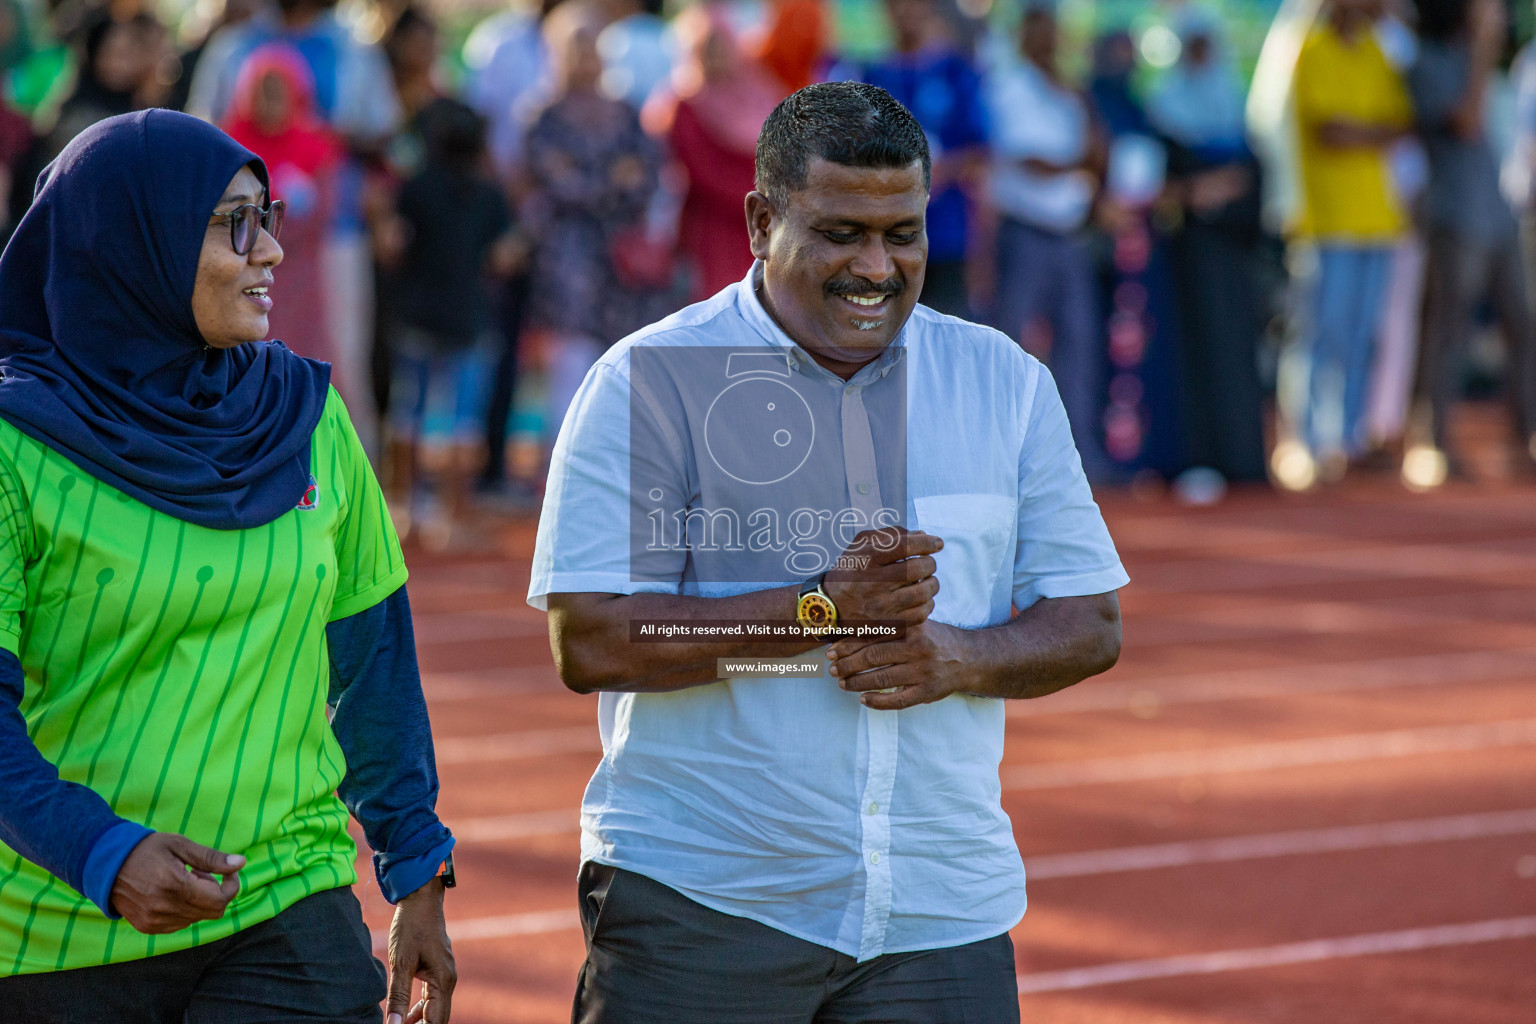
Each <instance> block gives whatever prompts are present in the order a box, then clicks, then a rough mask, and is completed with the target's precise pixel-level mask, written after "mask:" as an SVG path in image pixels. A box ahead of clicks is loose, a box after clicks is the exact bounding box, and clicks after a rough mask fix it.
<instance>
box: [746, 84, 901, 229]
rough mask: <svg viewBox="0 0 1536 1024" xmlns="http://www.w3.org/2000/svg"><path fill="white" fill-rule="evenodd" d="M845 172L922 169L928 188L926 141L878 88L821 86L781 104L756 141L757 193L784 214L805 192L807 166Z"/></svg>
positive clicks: (896, 103) (807, 87)
mask: <svg viewBox="0 0 1536 1024" xmlns="http://www.w3.org/2000/svg"><path fill="white" fill-rule="evenodd" d="M814 157H820V158H822V159H823V160H830V161H831V162H832V163H835V164H842V165H843V166H844V167H881V168H902V167H910V166H911V165H912V164H913V162H915V161H918V160H921V161H922V163H923V187H924V188H927V187H928V186H929V184H930V178H931V173H932V160H931V158H930V157H929V154H928V137H927V136H926V135H924V134H923V129H922V126H920V125H919V124H918V123H917V118H915V117H913V116H912V113H911V111H909V110H907V108H906V107H904V106H902V105H901V104H900V103H898V102H897V101H896V98H895V97H894V96H892V95H891V94H890V93H888V92H886V91H885V90H884V89H882V88H880V87H879V86H877V85H866V84H864V83H863V82H820V83H818V84H816V85H808V86H806V87H805V88H804V89H801V90H800V91H799V92H797V93H793V94H791V95H790V96H789V97H787V98H786V99H784V100H783V101H782V102H781V103H780V104H779V105H778V106H777V107H774V108H773V113H771V114H769V115H768V120H766V121H764V122H763V130H762V131H761V132H760V133H758V136H757V181H756V185H755V187H756V188H757V190H758V191H759V192H761V193H762V194H763V195H765V196H767V197H768V201H769V202H770V203H772V204H773V205H774V206H776V207H778V208H780V209H783V207H784V204H785V203H786V202H787V201H788V199H789V196H790V193H792V192H797V191H799V190H800V189H803V188H805V184H806V180H807V177H808V175H809V173H810V166H811V160H812V159H813V158H814Z"/></svg>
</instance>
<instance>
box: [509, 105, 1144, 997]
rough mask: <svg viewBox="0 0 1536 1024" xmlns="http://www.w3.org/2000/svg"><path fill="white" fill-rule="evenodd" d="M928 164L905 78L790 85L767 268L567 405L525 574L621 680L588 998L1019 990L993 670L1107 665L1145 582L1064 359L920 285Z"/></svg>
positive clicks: (1057, 670) (1012, 678) (596, 785)
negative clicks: (1131, 568)
mask: <svg viewBox="0 0 1536 1024" xmlns="http://www.w3.org/2000/svg"><path fill="white" fill-rule="evenodd" d="M928 176H929V154H928V146H927V142H926V140H925V139H924V136H923V132H922V129H921V128H920V127H919V126H918V124H917V122H916V121H915V120H914V119H913V118H912V116H911V114H909V113H908V112H907V111H906V109H905V108H903V107H902V106H901V105H900V104H899V103H897V102H896V101H895V100H894V99H892V98H891V96H890V94H889V93H886V92H885V91H884V90H882V89H878V88H876V87H874V86H869V85H864V84H860V83H852V82H838V83H826V84H820V85H813V86H810V87H808V88H806V89H803V90H801V91H800V92H798V93H795V94H794V95H792V96H791V97H789V98H788V99H786V100H785V101H784V102H783V103H781V104H780V105H779V107H778V108H777V109H776V110H775V111H774V113H773V114H772V115H771V116H770V117H769V118H768V121H767V123H766V124H765V125H764V127H763V130H762V134H761V136H760V137H759V142H758V151H757V181H756V185H757V189H756V190H755V191H753V192H751V193H749V194H748V195H747V197H746V220H747V225H746V226H747V229H748V233H749V238H750V242H751V248H752V251H753V254H754V255H755V256H756V257H757V262H756V263H755V264H754V266H753V268H752V270H751V272H750V273H749V274H748V276H747V277H746V278H745V279H744V280H743V281H741V282H740V283H739V284H736V285H733V286H731V287H729V288H726V289H725V290H723V291H721V292H720V293H719V294H717V295H716V296H715V297H714V298H712V299H709V300H707V301H705V302H702V303H699V304H697V305H694V306H691V307H689V308H688V309H685V310H683V311H682V312H680V313H677V314H675V315H673V316H671V317H668V318H667V319H666V320H663V321H661V322H660V323H658V324H655V325H653V326H651V327H649V328H647V329H645V330H643V331H640V332H639V333H637V334H635V335H633V336H631V337H630V338H628V339H626V340H625V341H623V342H620V343H619V344H618V345H616V346H614V347H613V348H612V349H610V350H609V352H608V353H607V354H606V355H605V356H604V357H603V358H602V360H601V361H600V362H599V363H598V364H597V365H596V366H595V367H594V368H593V369H592V371H591V373H589V374H588V376H587V379H586V381H585V383H584V384H583V385H582V388H581V391H580V392H579V393H578V395H577V396H576V399H575V401H574V403H573V404H572V406H571V409H570V412H569V413H568V415H567V417H566V420H565V423H564V425H563V427H562V429H561V432H560V438H559V441H558V442H557V444H556V446H555V452H554V458H553V464H552V467H551V471H550V479H549V485H548V489H547V493H546V498H545V506H544V513H543V517H542V518H541V520H540V523H539V537H538V545H537V549H536V552H535V555H534V568H533V578H532V583H531V586H530V589H529V601H530V602H531V603H532V604H534V605H535V606H536V607H540V608H547V609H548V611H549V619H550V637H551V644H552V646H553V648H554V651H555V657H556V663H557V664H558V666H559V669H560V672H561V677H562V679H564V681H565V683H566V685H567V686H569V687H570V688H571V689H573V690H575V691H577V692H581V693H591V692H597V693H599V694H600V700H599V727H600V730H601V733H602V738H603V746H604V757H603V761H602V763H601V764H600V765H599V767H598V769H597V772H596V774H595V775H594V777H593V779H592V782H591V784H590V785H589V787H588V789H587V794H586V798H585V800H584V803H583V809H582V860H583V866H582V872H581V878H580V884H579V895H580V904H581V909H582V914H583V921H584V924H585V928H586V935H587V949H588V956H587V961H586V963H585V965H584V966H583V968H582V972H581V976H580V979H579V982H578V989H577V996H576V1007H575V1012H574V1015H573V1020H575V1021H577V1022H582V1024H596V1022H605V1021H623V1022H625V1024H631V1022H657V1024H661V1022H665V1024H679V1022H695V1021H696V1022H699V1024H726V1022H759V1021H761V1022H768V1021H773V1022H803V1024H813V1022H815V1021H834V1020H835V1021H848V1022H855V1021H873V1020H880V1021H896V1022H908V1021H910V1022H912V1024H946V1022H956V1024H958V1022H961V1021H971V1022H976V1021H980V1022H986V1024H992V1022H999V1024H1002V1022H1014V1021H1017V1020H1018V996H1017V986H1016V981H1015V972H1014V962H1013V947H1012V945H1011V942H1010V940H1009V938H1008V931H1009V929H1010V928H1012V927H1013V926H1014V925H1015V924H1017V923H1018V921H1019V919H1020V917H1021V915H1022V914H1023V912H1024V902H1025V901H1024V871H1023V865H1022V863H1021V862H1020V859H1019V854H1018V849H1017V847H1016V845H1015V844H1014V840H1013V831H1012V826H1011V824H1010V822H1009V820H1008V817H1007V815H1005V814H1004V813H1003V810H1002V807H1001V800H1000V798H1001V787H1000V784H999V780H998V764H999V762H1000V760H1001V757H1002V748H1003V732H1004V705H1003V703H1002V701H1001V700H1000V699H998V698H1028V697H1039V696H1044V695H1046V694H1048V693H1051V692H1054V691H1056V690H1059V689H1061V688H1063V687H1066V686H1070V685H1071V684H1073V683H1075V682H1078V681H1079V680H1081V679H1083V678H1086V677H1087V676H1090V675H1093V674H1095V673H1098V672H1102V671H1104V670H1105V669H1107V668H1108V667H1109V666H1110V665H1112V664H1113V663H1114V661H1115V659H1116V657H1117V656H1118V654H1119V647H1120V620H1119V605H1118V603H1117V600H1116V596H1115V593H1114V592H1115V590H1116V589H1117V588H1119V587H1120V586H1122V585H1123V584H1124V583H1125V582H1126V581H1127V578H1126V575H1125V572H1124V570H1123V569H1122V568H1121V565H1120V561H1119V559H1118V557H1117V556H1116V554H1115V550H1114V546H1113V544H1112V543H1111V541H1110V538H1109V534H1108V531H1107V530H1106V529H1105V527H1104V523H1103V520H1102V518H1101V517H1100V515H1099V511H1098V508H1097V506H1096V505H1095V504H1094V502H1093V496H1092V494H1091V493H1090V491H1089V488H1088V484H1087V481H1086V479H1085V478H1084V476H1083V472H1082V467H1081V464H1080V462H1079V459H1078V457H1077V453H1076V451H1075V449H1074V447H1073V444H1072V438H1071V433H1070V430H1069V429H1068V426H1067V420H1066V415H1065V413H1064V411H1063V409H1062V405H1061V400H1060V399H1059V398H1058V396H1057V393H1056V389H1055V386H1054V384H1053V383H1052V381H1051V377H1050V374H1049V373H1048V372H1047V371H1046V370H1045V368H1044V367H1043V366H1042V365H1041V364H1040V363H1039V362H1037V361H1036V360H1035V359H1033V358H1032V357H1030V356H1028V355H1026V354H1025V353H1024V352H1023V351H1022V350H1021V349H1019V347H1018V346H1017V345H1015V344H1014V343H1013V342H1011V341H1010V340H1009V339H1007V338H1006V337H1004V336H1002V335H1001V334H999V333H997V332H996V331H993V330H990V329H988V328H985V327H979V326H976V325H974V324H970V323H967V322H965V321H963V320H959V319H956V318H953V317H947V316H941V315H939V314H937V313H934V312H933V311H931V310H929V309H927V308H925V307H922V306H919V305H917V298H918V296H919V294H920V293H921V291H922V285H923V271H924V264H925V261H926V258H927V239H926V235H925V233H924V210H925V208H926V205H927V201H928ZM1015 609H1017V614H1014V610H1015ZM837 626H840V627H843V631H842V632H838V631H837V630H836V629H835V628H834V627H837ZM860 630H863V632H862V633H861V632H859V631H860ZM891 630H904V632H901V633H898V634H897V635H894V636H892V635H889V633H890V631H891ZM829 639H830V640H834V641H835V642H833V643H832V644H831V646H830V647H826V646H825V645H826V643H827V641H828V640H829ZM797 656H798V659H799V663H798V664H794V665H792V666H786V665H785V663H784V661H783V660H782V659H787V658H793V657H797ZM773 659H781V660H779V661H774V660H773ZM829 666H830V667H829ZM752 674H755V675H756V676H757V678H749V675H752Z"/></svg>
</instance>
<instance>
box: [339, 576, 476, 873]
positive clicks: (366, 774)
mask: <svg viewBox="0 0 1536 1024" xmlns="http://www.w3.org/2000/svg"><path fill="white" fill-rule="evenodd" d="M325 636H326V641H327V643H328V645H329V647H330V652H331V687H330V695H329V703H330V704H331V706H332V707H333V708H335V715H334V717H333V718H332V719H331V728H332V730H333V731H334V732H335V733H336V739H337V741H338V742H339V743H340V744H341V750H342V753H343V754H345V755H346V759H347V775H346V778H344V779H343V780H342V782H341V785H340V786H339V787H337V790H336V792H337V795H338V796H340V797H341V800H342V803H344V804H346V805H347V810H349V811H351V812H352V816H353V817H354V818H356V819H357V821H358V823H359V824H360V825H362V826H363V833H364V834H365V835H366V836H367V837H368V845H369V846H371V847H372V848H373V850H374V854H373V870H374V874H375V875H376V876H377V877H378V879H379V890H380V891H381V892H383V894H384V898H385V899H387V900H389V901H390V902H391V903H398V902H399V901H400V899H401V898H402V897H404V896H409V895H410V894H411V893H413V892H415V891H416V890H417V889H419V888H421V887H422V886H423V885H425V884H426V883H427V882H428V881H430V880H431V878H432V876H433V875H435V874H436V873H437V869H438V867H439V866H440V865H441V864H442V862H443V858H445V857H447V856H448V852H449V851H450V850H452V849H453V836H452V835H450V834H449V832H448V829H447V828H445V827H444V826H443V823H442V822H440V821H438V820H437V810H436V807H437V762H436V759H435V758H434V756H433V753H432V726H431V723H430V722H429V721H428V720H427V701H426V698H425V697H424V696H423V695H422V692H421V673H420V670H419V669H418V668H417V665H416V639H415V636H414V634H413V633H412V631H411V605H410V601H409V600H408V599H407V598H406V595H405V588H404V587H401V588H400V589H399V590H397V591H395V592H394V593H393V594H391V595H390V596H389V597H387V598H385V599H384V600H383V601H381V602H379V603H378V604H376V605H374V606H373V607H372V608H369V609H366V610H365V611H361V612H358V613H357V614H356V615H349V616H348V617H347V618H344V619H337V620H336V621H335V622H332V623H330V624H329V625H328V626H326V627H325Z"/></svg>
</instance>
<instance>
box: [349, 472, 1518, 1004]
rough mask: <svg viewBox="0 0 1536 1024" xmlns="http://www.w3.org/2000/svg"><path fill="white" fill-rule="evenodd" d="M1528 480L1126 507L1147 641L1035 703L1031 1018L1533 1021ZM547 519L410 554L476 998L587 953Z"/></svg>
mask: <svg viewBox="0 0 1536 1024" xmlns="http://www.w3.org/2000/svg"><path fill="white" fill-rule="evenodd" d="M1532 494H1533V492H1532V491H1530V490H1528V489H1527V490H1521V489H1515V488H1510V487H1495V488H1493V489H1485V490H1472V489H1466V490H1455V489H1450V490H1447V491H1444V492H1442V493H1438V494H1435V495H1431V496H1417V497H1415V496H1410V495H1408V494H1406V493H1404V492H1402V491H1401V490H1399V489H1397V488H1396V487H1395V486H1388V485H1386V484H1373V483H1370V482H1366V483H1351V484H1350V485H1349V486H1347V487H1345V488H1342V489H1338V490H1334V491H1331V492H1328V493H1326V494H1324V495H1317V496H1308V497H1301V498H1296V497H1285V496H1277V495H1273V494H1270V493H1267V492H1262V493H1261V492H1255V493H1251V494H1238V495H1236V496H1234V497H1233V498H1231V499H1229V500H1228V501H1227V502H1226V503H1225V504H1223V505H1222V506H1220V507H1217V508H1214V509H1209V510H1199V511H1192V510H1189V509H1183V508H1177V507H1175V506H1172V505H1170V504H1167V503H1143V502H1136V501H1133V500H1131V499H1129V498H1123V497H1113V498H1110V499H1108V500H1106V502H1105V504H1104V507H1105V513H1106V516H1107V518H1108V520H1109V524H1110V528H1111V530H1112V532H1113V533H1114V536H1115V540H1116V542H1117V544H1118V545H1119V548H1120V551H1121V554H1122V557H1123V558H1124V560H1125V562H1126V565H1127V568H1128V569H1129V571H1130V574H1131V576H1132V579H1133V582H1132V584H1131V585H1130V586H1129V587H1128V588H1126V590H1125V591H1123V592H1122V595H1121V600H1122V603H1123V608H1124V613H1125V648H1124V655H1123V657H1122V658H1121V661H1120V664H1119V666H1117V667H1116V668H1115V669H1114V670H1113V671H1112V672H1110V673H1108V674H1107V675H1105V676H1102V677H1099V678H1097V679H1094V680H1091V681H1089V682H1087V683H1084V684H1083V685H1081V686H1079V687H1076V688H1074V689H1072V690H1068V691H1065V692H1063V693H1061V694H1058V695H1056V696H1053V697H1049V698H1045V699H1044V700H1041V701H1037V702H1029V703H1019V704H1016V705H1013V706H1012V707H1011V709H1010V710H1011V712H1012V715H1011V717H1010V720H1009V737H1008V752H1007V757H1006V760H1005V762H1004V765H1003V782H1004V787H1005V789H1004V793H1005V806H1006V808H1007V810H1008V813H1009V814H1010V815H1011V816H1012V818H1013V820H1014V823H1015V829H1016V832H1017V835H1018V841H1019V846H1020V847H1021V849H1022V850H1023V852H1024V860H1025V864H1026V866H1027V868H1028V870H1029V872H1030V886H1029V894H1030V904H1031V906H1030V910H1029V913H1028V914H1027V915H1026V917H1025V919H1024V922H1023V924H1021V925H1020V926H1019V928H1018V929H1017V930H1016V931H1015V933H1014V939H1015V942H1016V945H1017V948H1018V961H1019V972H1020V988H1021V995H1020V1000H1021V1005H1022V1006H1023V1009H1024V1019H1025V1020H1026V1021H1028V1022H1031V1024H1078V1022H1081V1024H1090V1022H1091V1024H1121V1022H1124V1024H1131V1022H1134V1024H1197V1022H1198V1024H1207V1022H1215V1021H1243V1022H1249V1021H1263V1022H1275V1024H1318V1022H1332V1021H1351V1022H1355V1021H1372V1022H1376V1021H1383V1022H1392V1024H1418V1022H1422V1024H1529V1022H1532V1021H1536V785H1533V782H1536V687H1533V686H1532V680H1533V678H1536V502H1533V501H1532V500H1531V499H1532ZM532 539H533V524H532V523H531V522H528V523H520V524H516V525H514V526H512V527H510V528H508V529H507V530H506V531H505V536H504V538H503V551H502V553H501V555H500V556H499V557H493V558H485V557H483V556H482V557H476V558H474V559H462V560H452V559H441V558H439V559H432V558H428V557H426V556H423V555H419V554H413V555H412V559H411V560H412V567H413V573H414V575H413V577H412V583H411V588H412V592H411V598H412V603H413V605H414V606H415V608H416V610H417V631H418V638H419V643H420V648H421V656H422V662H423V666H424V669H425V671H426V690H427V698H428V701H429V703H430V706H431V711H432V719H433V726H434V731H435V734H436V737H437V744H438V752H439V763H440V765H441V774H442V780H443V792H442V800H441V804H440V810H441V812H442V815H443V817H444V819H445V820H446V821H447V822H448V823H449V824H450V825H451V826H452V827H453V828H454V829H455V831H456V832H457V833H458V835H459V836H460V846H459V852H458V854H457V856H456V862H457V866H458V871H459V875H460V877H461V878H462V880H463V882H462V887H461V888H459V889H458V890H456V891H454V892H452V893H450V894H449V908H448V913H449V921H450V930H451V931H452V933H453V936H454V944H455V952H456V954H457V957H458V962H459V967H460V972H461V974H460V985H459V991H458V995H457V997H456V999H455V1007H454V1009H455V1012H454V1020H455V1022H457V1024H491V1022H496V1024H510V1022H541V1024H556V1022H563V1021H566V1020H568V1019H569V1014H570V997H571V992H572V990H573V986H574V979H575V974H576V970H577V967H578V965H579V964H580V962H581V958H582V943H581V934H580V931H579V929H578V928H577V925H576V915H575V909H574V902H575V901H574V888H575V876H576V867H577V859H576V858H577V833H576V808H577V806H578V803H579V799H580V796H581V791H582V787H583V785H584V783H585V782H586V779H587V776H588V774H589V773H590V771H591V770H592V767H593V765H594V764H595V763H596V760H597V757H598V754H599V749H598V741H597V728H596V722H595V717H596V701H595V699H593V698H585V697H579V696H576V695H573V694H570V693H568V692H566V691H565V690H563V689H562V688H561V686H560V684H559V681H558V680H557V678H556V676H555V673H554V669H553V667H552V664H551V660H550V655H549V648H548V640H547V636H546V633H545V627H544V621H543V616H542V615H541V614H539V613H537V612H535V611H533V610H531V609H529V608H528V607H527V606H526V605H525V604H524V602H523V595H524V593H525V592H526V588H527V579H528V570H529V556H530V553H531V549H532ZM360 895H361V896H362V898H363V900H364V903H365V910H366V914H367V916H368V920H369V923H370V924H371V925H372V926H373V927H374V928H375V929H376V930H382V929H384V928H385V927H386V926H387V922H388V911H389V908H388V906H387V905H386V904H385V903H384V902H383V900H382V898H381V897H380V895H379V893H378V890H377V887H376V886H374V885H372V884H368V885H365V886H361V887H360Z"/></svg>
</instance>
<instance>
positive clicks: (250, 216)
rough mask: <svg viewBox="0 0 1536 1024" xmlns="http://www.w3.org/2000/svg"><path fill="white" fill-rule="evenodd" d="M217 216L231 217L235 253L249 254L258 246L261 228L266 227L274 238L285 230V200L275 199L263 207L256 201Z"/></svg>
mask: <svg viewBox="0 0 1536 1024" xmlns="http://www.w3.org/2000/svg"><path fill="white" fill-rule="evenodd" d="M214 216H215V217H228V218H229V244H230V245H233V246H234V247H235V255H237V256H249V255H250V254H251V250H252V249H254V248H256V239H257V238H258V237H259V236H260V234H261V229H266V232H267V234H269V235H271V236H272V238H273V240H274V241H275V240H276V239H277V234H278V232H280V231H282V230H283V201H282V200H281V199H274V200H272V202H271V203H270V204H269V205H268V206H267V208H266V209H262V208H261V207H259V206H257V205H256V204H255V203H246V204H245V205H244V206H237V207H235V208H234V209H233V210H230V211H229V212H228V213H216V214H214Z"/></svg>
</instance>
